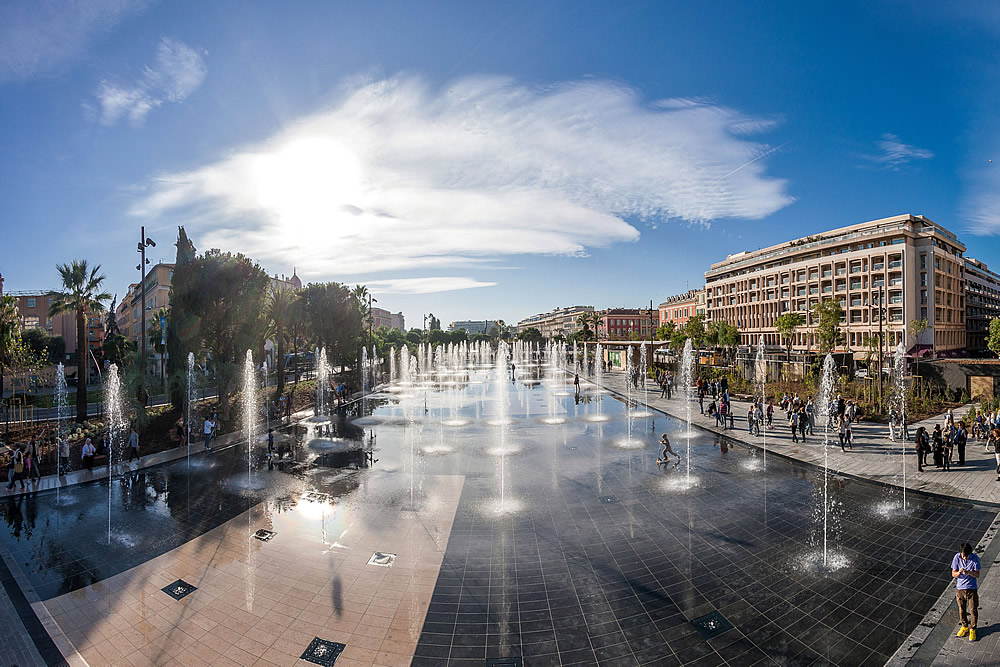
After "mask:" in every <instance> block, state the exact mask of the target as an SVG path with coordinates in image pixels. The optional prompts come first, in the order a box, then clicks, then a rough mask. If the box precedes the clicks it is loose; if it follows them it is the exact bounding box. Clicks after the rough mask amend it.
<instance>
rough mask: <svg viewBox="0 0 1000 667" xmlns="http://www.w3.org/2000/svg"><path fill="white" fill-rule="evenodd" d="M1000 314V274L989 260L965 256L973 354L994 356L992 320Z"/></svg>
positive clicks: (967, 325) (968, 337)
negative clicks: (988, 343)
mask: <svg viewBox="0 0 1000 667" xmlns="http://www.w3.org/2000/svg"><path fill="white" fill-rule="evenodd" d="M998 317H1000V276H998V275H997V274H995V273H993V272H992V271H990V270H989V268H988V267H987V266H986V263H985V262H981V261H979V260H978V259H972V258H970V257H967V258H966V259H965V335H966V347H967V349H968V351H969V355H970V356H973V357H988V356H993V354H992V353H991V352H990V350H989V348H987V347H986V339H987V336H988V334H989V329H990V321H991V320H994V319H996V318H998Z"/></svg>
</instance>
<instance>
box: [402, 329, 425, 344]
mask: <svg viewBox="0 0 1000 667" xmlns="http://www.w3.org/2000/svg"><path fill="white" fill-rule="evenodd" d="M406 341H407V342H408V343H412V344H414V345H420V344H421V343H422V342H424V332H423V331H421V330H420V329H410V331H409V332H408V333H407V334H406Z"/></svg>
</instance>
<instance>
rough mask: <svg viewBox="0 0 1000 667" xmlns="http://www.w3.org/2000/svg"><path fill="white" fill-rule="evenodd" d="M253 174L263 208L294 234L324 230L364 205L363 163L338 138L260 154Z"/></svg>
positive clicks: (294, 144)
mask: <svg viewBox="0 0 1000 667" xmlns="http://www.w3.org/2000/svg"><path fill="white" fill-rule="evenodd" d="M252 173H253V178H254V185H255V192H256V196H257V198H258V201H259V203H260V206H261V207H263V208H265V209H267V210H270V211H271V212H272V213H273V214H274V216H275V218H276V219H277V220H278V221H279V222H280V223H281V224H282V225H283V226H285V227H286V228H287V229H289V230H290V231H291V230H295V231H298V232H302V231H307V232H320V231H323V230H324V229H328V228H329V226H330V225H333V224H336V222H337V220H338V219H341V218H343V217H345V216H347V217H352V218H353V217H354V216H355V213H352V212H351V211H357V210H359V209H360V208H362V206H363V203H364V202H363V201H362V187H361V181H362V169H361V164H360V162H359V161H358V159H357V157H356V156H355V155H354V154H353V153H352V152H351V151H350V150H348V149H346V148H345V147H344V146H343V145H341V144H340V143H338V142H337V141H335V140H333V139H329V138H315V139H295V140H293V141H291V142H289V143H287V144H285V145H284V146H282V147H281V148H278V149H277V150H275V151H273V152H269V153H261V154H259V155H258V156H257V158H256V160H255V161H254V164H253V168H252Z"/></svg>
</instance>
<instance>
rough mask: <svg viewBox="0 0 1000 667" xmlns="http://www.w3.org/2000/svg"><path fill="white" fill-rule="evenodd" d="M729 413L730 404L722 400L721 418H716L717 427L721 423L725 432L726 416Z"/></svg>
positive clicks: (720, 404) (720, 405)
mask: <svg viewBox="0 0 1000 667" xmlns="http://www.w3.org/2000/svg"><path fill="white" fill-rule="evenodd" d="M728 412H729V404H727V403H726V402H725V401H724V400H720V401H719V416H718V417H717V418H716V425H718V424H719V423H720V422H721V424H722V429H723V430H725V428H726V414H727V413H728Z"/></svg>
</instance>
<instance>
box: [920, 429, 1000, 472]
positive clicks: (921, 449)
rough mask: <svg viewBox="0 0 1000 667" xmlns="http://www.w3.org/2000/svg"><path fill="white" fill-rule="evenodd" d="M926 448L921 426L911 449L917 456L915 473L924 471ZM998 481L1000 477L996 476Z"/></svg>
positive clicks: (924, 433) (924, 435) (925, 438)
mask: <svg viewBox="0 0 1000 667" xmlns="http://www.w3.org/2000/svg"><path fill="white" fill-rule="evenodd" d="M925 447H927V429H925V428H924V427H923V426H921V427H920V428H918V429H917V434H916V436H914V438H913V449H914V451H915V453H916V455H917V472H923V471H924V459H925V458H927V453H926V452H925V451H924V448H925ZM998 479H1000V476H998Z"/></svg>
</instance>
